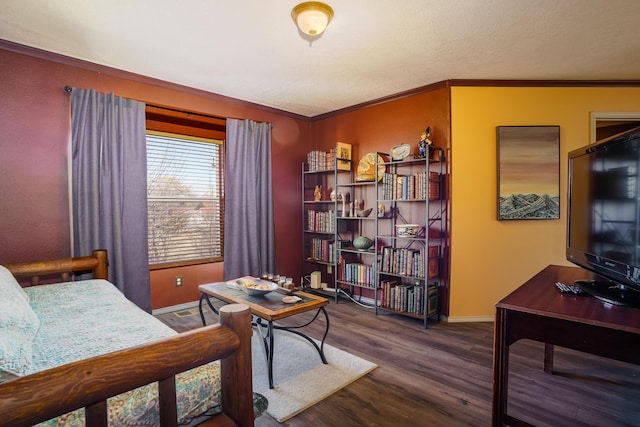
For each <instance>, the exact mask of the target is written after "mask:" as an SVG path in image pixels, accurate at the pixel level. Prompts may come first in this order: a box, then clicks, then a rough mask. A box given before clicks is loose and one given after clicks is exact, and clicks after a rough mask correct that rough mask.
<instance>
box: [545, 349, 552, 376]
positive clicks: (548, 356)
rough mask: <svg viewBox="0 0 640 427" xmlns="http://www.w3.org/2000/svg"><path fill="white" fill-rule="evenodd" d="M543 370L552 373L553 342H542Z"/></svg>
mask: <svg viewBox="0 0 640 427" xmlns="http://www.w3.org/2000/svg"><path fill="white" fill-rule="evenodd" d="M544 371H545V372H546V373H547V374H553V344H548V343H544Z"/></svg>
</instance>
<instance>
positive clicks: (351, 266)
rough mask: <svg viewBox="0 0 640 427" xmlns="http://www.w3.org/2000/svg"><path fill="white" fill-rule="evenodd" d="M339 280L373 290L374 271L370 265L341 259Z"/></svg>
mask: <svg viewBox="0 0 640 427" xmlns="http://www.w3.org/2000/svg"><path fill="white" fill-rule="evenodd" d="M338 280H341V281H343V282H349V283H353V284H354V285H358V286H362V287H369V288H373V271H372V268H371V266H370V265H367V264H361V263H351V262H346V260H345V259H344V258H343V257H340V262H339V263H338Z"/></svg>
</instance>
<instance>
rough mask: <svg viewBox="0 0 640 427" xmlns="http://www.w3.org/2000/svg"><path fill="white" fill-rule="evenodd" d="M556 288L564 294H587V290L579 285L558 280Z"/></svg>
mask: <svg viewBox="0 0 640 427" xmlns="http://www.w3.org/2000/svg"><path fill="white" fill-rule="evenodd" d="M556 288H558V290H559V291H560V292H562V293H563V294H573V295H585V294H586V293H585V291H583V290H582V289H581V288H580V287H579V286H576V285H565V284H564V283H562V282H556Z"/></svg>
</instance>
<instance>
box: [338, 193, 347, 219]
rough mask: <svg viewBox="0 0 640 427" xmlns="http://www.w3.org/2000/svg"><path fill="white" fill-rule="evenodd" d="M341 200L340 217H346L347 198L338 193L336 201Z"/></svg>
mask: <svg viewBox="0 0 640 427" xmlns="http://www.w3.org/2000/svg"><path fill="white" fill-rule="evenodd" d="M340 198H342V217H343V218H346V217H347V198H346V197H345V196H344V195H343V194H342V193H338V199H340Z"/></svg>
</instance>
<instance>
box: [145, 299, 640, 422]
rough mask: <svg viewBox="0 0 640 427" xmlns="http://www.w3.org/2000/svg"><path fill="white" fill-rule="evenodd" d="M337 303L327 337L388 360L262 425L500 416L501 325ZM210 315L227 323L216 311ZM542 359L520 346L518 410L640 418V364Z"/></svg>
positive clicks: (514, 374)
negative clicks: (496, 378) (495, 384)
mask: <svg viewBox="0 0 640 427" xmlns="http://www.w3.org/2000/svg"><path fill="white" fill-rule="evenodd" d="M327 310H328V312H329V316H330V321H331V329H330V331H329V336H328V337H327V343H328V344H331V345H332V346H334V347H338V348H340V349H343V350H346V351H349V352H351V353H353V354H356V355H358V356H360V357H362V358H364V359H367V360H369V361H372V362H374V363H377V364H378V365H379V367H378V368H377V369H375V370H374V371H373V372H371V373H370V374H368V375H366V376H364V377H363V378H361V379H359V380H358V381H356V382H354V383H353V384H351V385H349V386H347V387H345V388H343V389H342V390H340V391H338V392H337V393H335V394H333V395H331V396H329V397H327V398H326V399H324V400H323V401H321V402H319V403H317V404H316V405H314V406H312V407H311V408H309V409H307V410H305V411H303V412H302V413H300V414H298V415H296V416H295V417H293V418H292V419H290V420H288V421H286V422H285V423H278V422H276V421H275V420H274V419H272V418H271V417H269V416H268V415H263V416H261V417H259V418H258V419H256V423H255V425H256V426H258V427H271V426H291V427H299V426H305V427H306V426H340V427H350V426H354V427H355V426H358V427H360V426H488V425H490V424H491V393H492V390H491V387H492V386H491V384H492V353H493V323H438V322H432V323H431V324H430V326H429V328H428V329H423V327H422V322H420V321H417V320H413V319H409V318H405V317H402V316H394V315H387V314H385V315H378V316H375V315H374V314H373V311H372V310H370V309H366V308H362V307H360V306H358V305H356V304H353V303H350V302H347V301H341V302H340V303H338V304H335V303H333V302H332V303H331V304H330V305H329V306H328V307H327ZM194 311H197V309H196V310H194ZM301 316H304V314H303V315H301ZM157 317H158V318H159V319H160V320H162V321H163V322H165V323H166V324H168V325H169V326H171V327H173V328H174V329H176V330H178V331H183V330H187V329H191V328H195V327H199V326H200V325H201V323H200V318H199V316H198V315H190V316H185V317H178V316H177V315H176V314H174V313H168V314H163V315H159V316H157ZM207 319H208V322H210V323H213V322H216V321H217V317H216V316H215V315H214V314H213V313H207ZM285 320H287V319H285ZM282 323H286V322H284V321H283V322H282ZM321 329H322V325H320V324H317V325H313V324H312V325H311V326H310V327H308V328H307V331H308V333H309V335H311V336H313V337H316V338H318V337H320V333H321ZM542 358H543V345H542V344H540V343H536V342H533V341H528V340H523V341H519V342H517V343H516V344H514V345H512V346H511V359H510V361H511V373H510V376H509V393H510V394H509V413H510V415H514V416H517V417H518V418H520V419H522V420H524V421H527V422H529V423H532V424H534V425H537V426H563V427H564V426H607V427H610V426H639V425H640V366H635V365H630V364H625V363H622V362H617V361H614V360H610V359H605V358H600V357H596V356H590V355H586V354H583V353H579V352H575V351H571V350H566V349H562V348H557V350H556V355H555V369H556V371H557V373H556V374H554V375H549V374H545V373H544V372H543V370H542V367H543V365H542Z"/></svg>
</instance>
